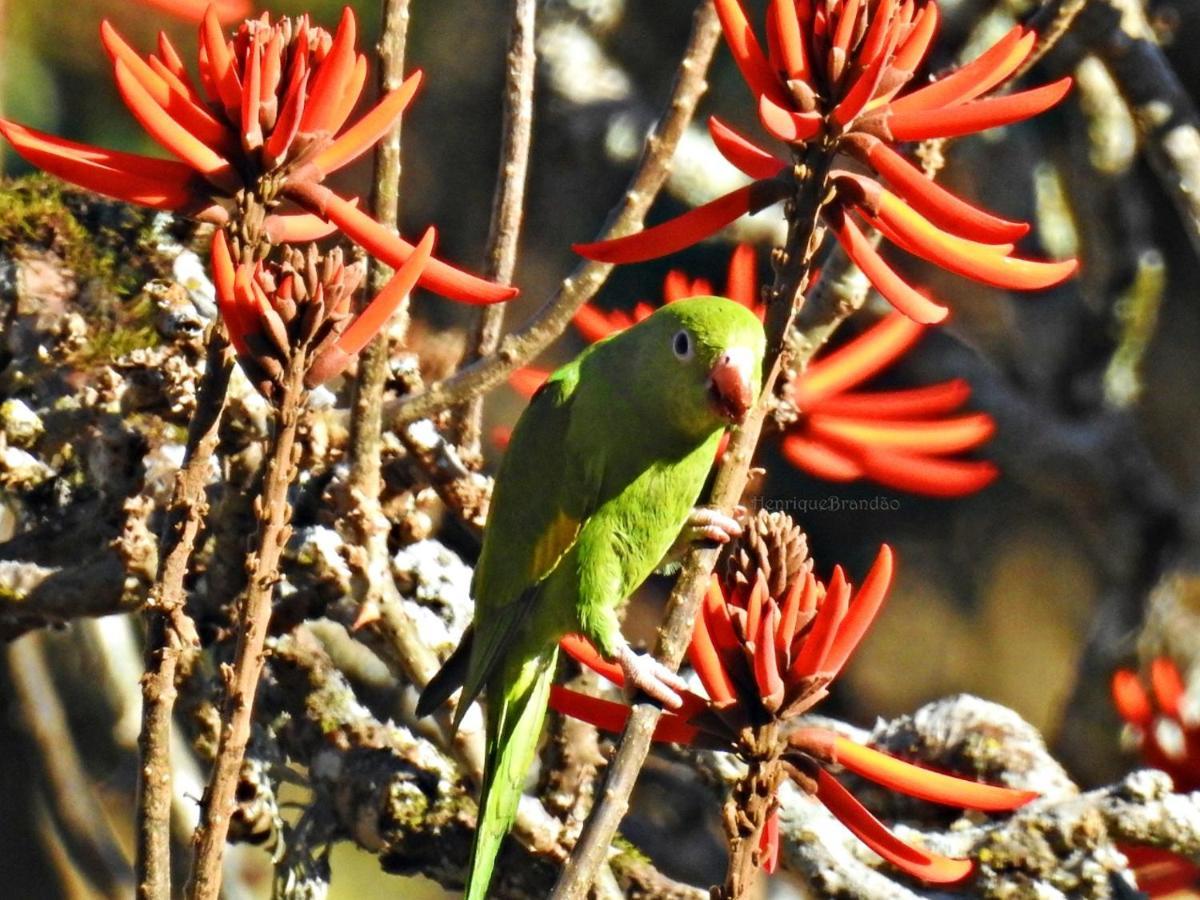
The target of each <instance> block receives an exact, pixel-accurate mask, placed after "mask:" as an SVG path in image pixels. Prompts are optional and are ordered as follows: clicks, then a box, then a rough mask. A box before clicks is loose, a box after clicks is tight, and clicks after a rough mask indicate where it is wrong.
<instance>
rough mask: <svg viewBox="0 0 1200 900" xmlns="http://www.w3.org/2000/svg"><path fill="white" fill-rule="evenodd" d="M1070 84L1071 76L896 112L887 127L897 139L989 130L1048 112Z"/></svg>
mask: <svg viewBox="0 0 1200 900" xmlns="http://www.w3.org/2000/svg"><path fill="white" fill-rule="evenodd" d="M1071 84H1072V79H1071V77H1070V76H1068V77H1066V78H1061V79H1059V80H1058V81H1055V82H1052V83H1050V84H1044V85H1042V86H1041V87H1036V88H1031V89H1030V90H1028V91H1020V92H1018V93H1016V94H1006V95H1005V96H1003V97H988V98H986V99H984V100H972V101H971V102H970V103H963V104H960V105H958V106H949V107H945V108H943V109H934V110H924V109H922V110H913V111H911V112H901V113H893V114H890V115H889V116H888V117H887V127H888V130H889V131H890V132H891V134H892V137H893V138H894V139H895V140H897V141H925V140H929V139H930V138H943V137H958V136H960V135H964V134H974V133H975V132H977V131H987V130H988V129H989V128H998V127H999V126H1001V125H1012V124H1013V123H1014V122H1020V121H1023V120H1025V119H1029V118H1032V117H1033V116H1036V115H1039V114H1040V113H1043V112H1045V111H1046V110H1048V109H1050V107H1052V106H1054V105H1055V104H1057V103H1058V102H1059V101H1061V100H1062V99H1063V97H1065V96H1066V95H1067V92H1068V91H1070V90H1071Z"/></svg>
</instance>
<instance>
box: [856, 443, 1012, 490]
mask: <svg viewBox="0 0 1200 900" xmlns="http://www.w3.org/2000/svg"><path fill="white" fill-rule="evenodd" d="M859 462H860V464H861V465H862V467H863V474H864V475H865V476H866V477H868V478H870V479H872V480H873V481H877V482H879V483H880V484H882V485H886V486H887V487H892V488H896V489H897V490H902V491H910V492H912V493H914V494H925V495H926V496H929V497H963V496H966V495H967V494H973V493H975V492H976V491H981V490H983V489H984V488H985V487H987V486H988V485H989V484H991V483H992V482H993V481H995V480H996V478H997V476H998V475H999V474H1000V473H999V470H998V469H997V468H996V465H995V464H994V463H992V462H988V461H987V460H958V459H939V458H937V457H930V456H922V455H918V454H914V453H898V452H895V451H890V450H879V449H875V448H862V450H861V453H860V455H859Z"/></svg>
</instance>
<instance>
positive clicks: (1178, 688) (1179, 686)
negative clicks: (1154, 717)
mask: <svg viewBox="0 0 1200 900" xmlns="http://www.w3.org/2000/svg"><path fill="white" fill-rule="evenodd" d="M1150 687H1151V688H1152V689H1153V690H1154V699H1155V702H1156V703H1158V708H1159V709H1160V710H1161V711H1162V713H1163V715H1165V716H1167V717H1168V718H1170V719H1178V718H1179V716H1180V713H1179V709H1180V704H1181V702H1182V701H1183V695H1184V694H1185V693H1186V692H1187V686H1186V685H1185V684H1184V683H1183V676H1182V675H1180V674H1179V667H1178V666H1176V665H1175V663H1174V661H1173V660H1170V659H1168V658H1167V657H1165V656H1160V657H1158V658H1156V659H1153V660H1151V661H1150Z"/></svg>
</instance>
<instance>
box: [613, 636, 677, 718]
mask: <svg viewBox="0 0 1200 900" xmlns="http://www.w3.org/2000/svg"><path fill="white" fill-rule="evenodd" d="M617 662H618V663H619V664H620V666H621V672H622V673H623V674H624V675H625V690H626V692H627V693H629V694H631V695H632V694H636V693H637V692H638V691H641V692H642V693H643V694H645V695H646V696H648V697H651V698H652V699H654V700H657V701H658V702H659V703H661V704H662V705H663V706H665V707H666V708H667V709H679V707H681V706H683V699H682V698H681V697H680V696H679V691H683V690H687V682H686V681H684V680H683V679H682V678H680V677H679V676H678V675H677V674H675V673H674V672H672V671H671V670H670V669H668V668H667V667H666V666H664V665H663V664H662V663H660V662H659V661H658V660H657V659H655V658H654V657H653V656H651V655H650V654H648V653H637V652H636V651H634V650H633V648H632V647H630V646H628V645H626V646H624V647H622V648H621V649H620V650H619V651H617Z"/></svg>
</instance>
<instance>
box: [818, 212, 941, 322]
mask: <svg viewBox="0 0 1200 900" xmlns="http://www.w3.org/2000/svg"><path fill="white" fill-rule="evenodd" d="M828 218H829V222H830V227H831V228H832V230H833V233H834V235H835V236H836V237H837V239H838V243H840V244H841V245H842V247H844V248H845V250H846V255H847V256H849V257H850V259H851V260H853V261H854V264H855V265H857V266H858V267H859V268H860V269H862V271H863V274H864V275H866V276H867V279H868V280H869V281H870V282H871V284H872V285H874V286H875V289H876V290H877V291H879V293H880V294H882V295H883V298H884V299H885V300H887V301H888V303H890V304H892V306H894V307H896V309H898V310H899V311H900V312H902V313H904V315H906V316H908V317H909V318H910V319H912V320H913V321H914V322H919V323H921V324H924V325H933V324H936V323H937V322H941V321H942V320H943V319H945V318H946V316H947V315H949V313H950V310H949V309H947V308H946V307H944V306H942V305H940V304H938V303H934V302H933V301H932V300H930V299H928V298H927V297H923V296H921V295H920V294H919V293H917V291H916V290H915V289H914V288H913V287H912V286H911V285H910V284H908V282H906V281H905V280H904V279H903V278H901V277H900V276H899V275H897V274H896V272H895V270H894V269H892V267H891V266H889V265H888V264H887V263H886V262H884V261H883V257H882V256H880V255H879V253H878V252H877V251H876V250H875V248H874V247H872V246H871V242H870V241H868V240H867V239H866V237H865V236H864V235H863V233H862V231H860V230H859V228H858V226H857V225H855V224H854V222H853V221H852V220H851V219H850V216H849V215H847V214H846V213H845V211H844V210H839V211H836V212H835V213H833V214H832V215H831V216H829V217H828Z"/></svg>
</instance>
